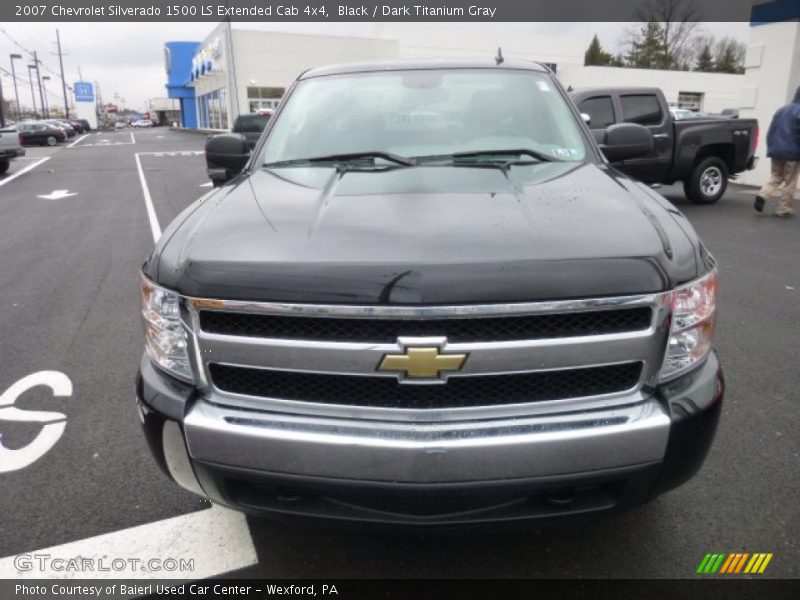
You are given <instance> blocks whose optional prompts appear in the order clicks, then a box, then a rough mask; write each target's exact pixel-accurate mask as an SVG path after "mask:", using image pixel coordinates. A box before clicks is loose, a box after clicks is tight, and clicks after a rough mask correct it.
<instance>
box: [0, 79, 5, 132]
mask: <svg viewBox="0 0 800 600" xmlns="http://www.w3.org/2000/svg"><path fill="white" fill-rule="evenodd" d="M5 126H6V116H5V114H4V113H3V74H2V73H0V127H5Z"/></svg>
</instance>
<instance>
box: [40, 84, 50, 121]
mask: <svg viewBox="0 0 800 600" xmlns="http://www.w3.org/2000/svg"><path fill="white" fill-rule="evenodd" d="M42 81H50V76H49V75H45V76H44V77H42ZM44 86H45V84H44V83H43V84H42V89H43V90H44V114H46V115H47V118H48V119H49V118H50V105H49V104H48V102H47V88H46V87H44Z"/></svg>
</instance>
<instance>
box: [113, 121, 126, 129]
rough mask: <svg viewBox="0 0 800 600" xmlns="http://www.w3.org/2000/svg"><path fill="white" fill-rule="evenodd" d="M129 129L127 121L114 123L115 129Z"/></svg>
mask: <svg viewBox="0 0 800 600" xmlns="http://www.w3.org/2000/svg"><path fill="white" fill-rule="evenodd" d="M126 127H128V123H127V122H126V121H117V122H116V123H114V129H125V128H126Z"/></svg>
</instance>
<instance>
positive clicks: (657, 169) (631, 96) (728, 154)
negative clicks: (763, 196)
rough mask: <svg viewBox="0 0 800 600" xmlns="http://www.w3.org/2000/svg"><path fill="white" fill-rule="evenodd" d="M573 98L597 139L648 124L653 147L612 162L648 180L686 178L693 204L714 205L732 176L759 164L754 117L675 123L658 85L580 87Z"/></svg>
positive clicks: (628, 172) (678, 179) (670, 180)
mask: <svg viewBox="0 0 800 600" xmlns="http://www.w3.org/2000/svg"><path fill="white" fill-rule="evenodd" d="M572 99H573V101H574V102H575V104H577V106H578V110H579V111H580V112H581V113H582V114H583V117H584V120H586V121H587V122H588V123H589V127H590V128H591V130H592V133H593V134H594V137H595V139H596V140H597V141H598V143H601V142H602V139H603V136H604V135H605V130H606V128H608V127H610V126H611V125H614V124H615V123H637V124H639V125H643V126H644V127H647V129H648V130H650V132H651V133H652V134H653V139H654V142H655V143H654V146H653V151H652V152H651V153H649V154H648V155H646V156H641V157H637V158H635V159H630V160H626V161H622V162H620V163H618V164H615V165H614V166H615V167H616V168H617V169H619V170H620V171H622V172H623V173H625V174H627V175H630V176H631V177H634V178H635V179H638V180H639V181H642V182H644V183H651V184H652V183H663V184H673V183H675V182H676V181H682V182H683V190H684V192H685V193H686V197H687V198H689V200H691V201H692V202H694V203H695V204H713V203H714V202H716V201H717V200H719V199H720V198H721V197H722V196H723V194H724V193H725V189H726V188H727V186H728V179H729V178H731V177H733V176H735V174H736V173H740V172H742V171H744V170H749V169H752V168H753V167H754V166H755V156H754V154H755V149H756V145H757V144H758V121H756V120H755V119H720V118H713V117H711V118H707V119H692V120H690V121H676V120H675V119H673V118H672V115H671V114H670V112H669V106H668V105H667V101H666V99H665V98H664V93H663V92H662V91H661V90H660V89H658V88H638V87H637V88H633V87H629V88H591V89H578V90H575V91H573V92H572Z"/></svg>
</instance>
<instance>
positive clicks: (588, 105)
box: [578, 96, 616, 129]
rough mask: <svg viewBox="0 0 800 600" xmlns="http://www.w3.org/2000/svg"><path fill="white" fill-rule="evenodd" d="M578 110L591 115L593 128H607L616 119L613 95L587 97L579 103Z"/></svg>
mask: <svg viewBox="0 0 800 600" xmlns="http://www.w3.org/2000/svg"><path fill="white" fill-rule="evenodd" d="M578 111H579V112H582V113H586V114H587V115H589V118H590V119H591V122H590V123H589V127H591V128H592V129H605V128H606V127H608V126H609V125H613V124H614V122H615V121H616V119H615V118H614V104H613V103H612V102H611V96H595V97H594V98H587V99H586V100H583V101H581V102H580V103H579V104H578Z"/></svg>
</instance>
